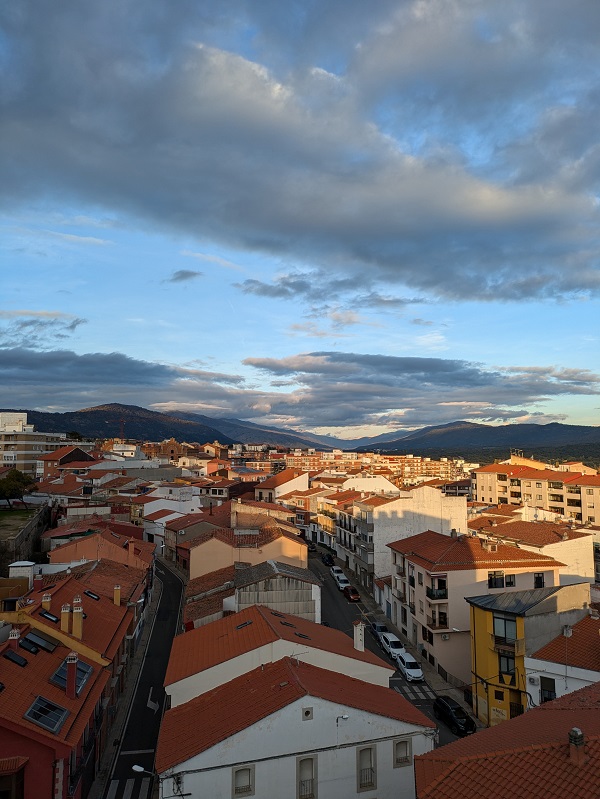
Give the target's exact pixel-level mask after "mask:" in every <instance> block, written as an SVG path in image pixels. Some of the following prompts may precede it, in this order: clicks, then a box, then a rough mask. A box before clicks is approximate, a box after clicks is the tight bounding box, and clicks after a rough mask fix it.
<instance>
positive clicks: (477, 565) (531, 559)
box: [388, 530, 564, 571]
mask: <svg viewBox="0 0 600 799" xmlns="http://www.w3.org/2000/svg"><path fill="white" fill-rule="evenodd" d="M388 546H389V547H390V549H392V550H393V551H394V552H398V553H400V554H403V555H404V556H405V557H407V558H408V559H409V560H410V561H411V562H412V563H415V564H418V565H420V566H422V567H423V568H424V569H427V570H428V571H431V570H432V569H443V570H444V571H459V570H464V569H484V568H495V567H498V566H504V567H509V568H516V569H518V568H529V567H534V566H539V567H540V568H545V569H553V568H558V567H560V566H564V564H563V563H560V562H559V561H557V560H555V559H554V558H549V557H547V556H546V555H539V554H538V553H537V552H528V551H527V550H525V549H518V548H517V547H515V546H511V545H509V544H497V545H496V551H495V552H492V551H491V550H490V549H486V548H485V547H484V541H483V540H482V539H480V538H478V537H477V536H469V535H460V536H458V537H457V538H452V537H451V536H447V535H442V533H436V532H434V531H433V530H427V531H426V532H424V533H418V534H417V535H411V536H409V537H408V538H403V539H401V540H400V541H395V542H394V543H392V544H388Z"/></svg>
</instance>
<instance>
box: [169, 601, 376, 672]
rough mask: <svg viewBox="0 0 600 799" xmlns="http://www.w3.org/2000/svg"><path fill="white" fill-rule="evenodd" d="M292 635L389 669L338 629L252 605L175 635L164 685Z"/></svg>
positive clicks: (321, 647) (286, 639) (296, 639)
mask: <svg viewBox="0 0 600 799" xmlns="http://www.w3.org/2000/svg"><path fill="white" fill-rule="evenodd" d="M284 622H285V623H284ZM240 625H241V626H240ZM295 633H301V634H303V635H307V636H308V639H302V641H303V643H304V644H305V646H312V647H314V648H315V649H322V650H325V651H328V652H333V653H335V654H337V655H342V656H345V657H350V658H353V659H355V660H362V661H365V662H367V663H371V664H373V665H376V666H381V667H384V668H389V665H388V664H387V663H385V662H384V661H383V660H381V658H378V657H377V656H376V655H373V654H372V653H371V652H369V651H368V650H365V651H364V652H359V651H358V650H356V649H355V648H354V641H353V640H352V638H350V636H348V635H346V634H345V633H343V632H340V631H339V630H334V629H333V628H330V627H323V626H322V625H320V624H315V623H314V622H312V621H307V620H306V619H301V618H299V617H298V616H292V615H291V614H287V613H285V614H284V613H279V611H273V610H270V609H269V608H267V607H264V606H263V605H253V606H251V607H249V608H246V609H244V610H241V611H240V612H239V613H234V614H232V615H230V616H227V617H225V618H223V619H220V620H219V621H215V622H212V623H211V624H207V625H206V626H205V627H200V628H198V629H196V630H191V631H190V632H187V633H184V634H183V635H178V636H177V637H176V638H175V639H174V641H173V646H172V648H171V657H170V659H169V665H168V666H167V674H166V677H165V685H172V684H173V683H176V682H179V680H183V679H185V678H186V677H189V676H191V675H193V674H197V673H199V672H201V671H204V670H205V669H209V668H212V667H213V666H217V665H218V664H219V663H225V662H226V661H227V660H231V658H234V657H238V656H239V655H241V654H243V653H244V652H251V651H252V650H254V649H257V648H258V647H261V646H265V645H266V644H269V643H273V642H275V641H277V640H285V641H293V642H294V643H297V642H298V640H299V639H298V637H297V636H296V635H295Z"/></svg>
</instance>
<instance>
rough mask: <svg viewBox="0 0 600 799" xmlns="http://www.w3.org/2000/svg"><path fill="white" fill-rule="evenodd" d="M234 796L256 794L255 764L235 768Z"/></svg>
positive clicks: (233, 778) (233, 777)
mask: <svg viewBox="0 0 600 799" xmlns="http://www.w3.org/2000/svg"><path fill="white" fill-rule="evenodd" d="M232 780H233V786H232V791H231V793H232V796H233V797H234V799H235V797H236V796H253V795H254V766H253V765H252V766H242V767H241V768H234V769H233V776H232Z"/></svg>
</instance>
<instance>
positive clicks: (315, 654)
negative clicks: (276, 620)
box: [165, 633, 394, 707]
mask: <svg viewBox="0 0 600 799" xmlns="http://www.w3.org/2000/svg"><path fill="white" fill-rule="evenodd" d="M186 634H187V633H186ZM308 643H309V642H307V641H302V642H301V644H302V646H301V647H299V645H298V644H296V643H294V642H291V641H284V640H281V639H278V640H276V641H274V642H273V643H272V644H266V645H265V646H262V647H257V648H256V649H253V650H252V651H251V652H246V653H244V654H242V655H239V656H238V657H236V658H231V659H229V660H227V661H225V662H223V663H219V664H218V665H217V666H214V667H213V668H210V669H206V670H205V671H203V672H201V673H199V674H192V675H190V676H189V677H186V678H185V679H183V680H180V681H179V682H177V683H173V684H172V685H168V686H165V691H166V692H167V694H168V695H169V696H170V697H171V707H175V706H176V705H181V704H183V703H184V702H189V701H190V700H191V699H193V698H194V697H195V696H200V694H203V693H206V691H210V690H212V689H213V688H216V687H217V686H219V685H223V684H224V683H226V682H229V681H230V680H233V679H235V678H236V677H239V676H240V675H242V674H247V673H248V672H249V671H252V670H253V669H257V668H259V666H261V665H263V664H265V663H274V662H275V661H277V660H281V659H282V658H284V657H291V658H299V659H300V660H301V661H302V662H303V663H309V664H310V665H312V666H318V667H319V668H322V669H328V670H329V671H335V672H336V673H338V674H346V675H347V676H348V677H354V678H356V679H357V680H364V681H365V682H368V683H370V684H371V685H381V686H383V687H384V688H387V687H388V686H389V683H390V677H391V676H393V673H394V669H392V668H390V667H389V666H388V665H387V663H384V662H383V661H381V665H380V666H378V665H375V664H373V663H367V662H366V661H364V660H358V659H356V658H353V657H346V656H345V655H338V654H336V653H335V652H329V651H327V650H323V649H316V648H314V647H311V646H309V645H306V644H308Z"/></svg>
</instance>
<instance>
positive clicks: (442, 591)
mask: <svg viewBox="0 0 600 799" xmlns="http://www.w3.org/2000/svg"><path fill="white" fill-rule="evenodd" d="M425 594H426V595H427V598H428V599H433V600H436V601H439V600H440V599H448V589H447V588H431V587H430V586H427V588H426V589H425Z"/></svg>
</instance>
